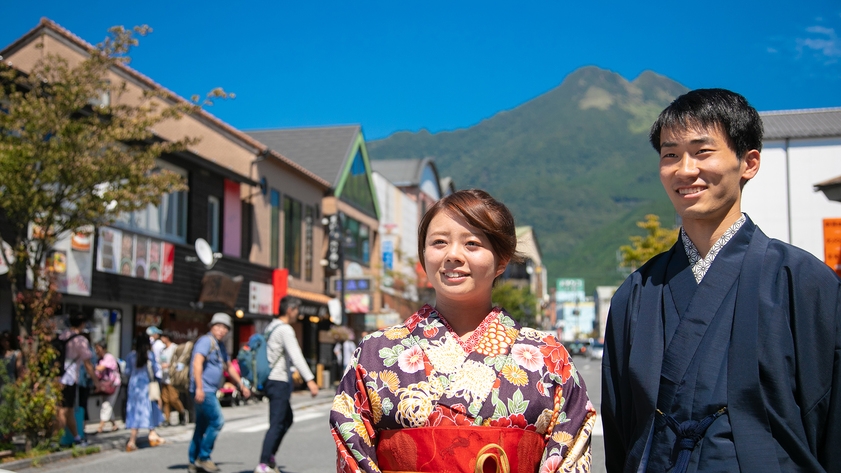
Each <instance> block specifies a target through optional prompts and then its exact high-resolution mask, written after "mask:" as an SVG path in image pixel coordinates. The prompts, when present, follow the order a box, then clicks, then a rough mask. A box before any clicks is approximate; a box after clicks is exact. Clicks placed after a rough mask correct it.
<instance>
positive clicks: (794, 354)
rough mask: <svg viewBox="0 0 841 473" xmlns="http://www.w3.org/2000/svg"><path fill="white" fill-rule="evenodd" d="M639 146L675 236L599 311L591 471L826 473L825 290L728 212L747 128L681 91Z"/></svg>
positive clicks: (807, 263) (837, 437) (789, 251)
mask: <svg viewBox="0 0 841 473" xmlns="http://www.w3.org/2000/svg"><path fill="white" fill-rule="evenodd" d="M650 138H651V144H652V145H653V146H654V148H655V149H656V150H657V151H658V152H659V153H660V180H661V181H662V183H663V187H664V188H665V190H666V192H667V193H668V195H669V198H670V199H671V201H672V204H673V205H674V207H675V210H676V211H677V213H678V214H679V215H680V216H681V217H682V220H683V227H682V229H681V232H680V238H679V239H678V241H677V243H676V244H675V245H674V246H673V247H672V248H671V249H670V250H669V251H667V252H665V253H662V254H660V255H658V256H656V257H654V258H652V259H651V261H649V262H648V263H646V264H645V265H644V266H643V267H642V268H640V269H639V270H637V271H636V272H634V273H633V274H631V276H630V277H628V279H627V280H626V281H625V283H624V284H623V285H622V287H620V288H619V290H618V291H617V292H616V294H615V295H614V297H613V300H612V302H611V309H610V315H609V317H608V322H607V331H606V334H605V355H604V358H603V366H602V389H603V393H602V415H603V423H604V443H605V451H606V461H607V471H608V472H609V473H615V472H631V473H636V472H655V471H656V472H662V471H669V472H677V473H683V472H686V471H691V472H696V471H698V472H710V471H716V472H720V471H743V472H760V473H772V472H773V473H776V472H801V471H802V472H810V473H813V472H823V471H833V472H839V471H841V316H839V313H841V306H839V303H841V296H840V294H841V280H839V278H838V277H837V276H836V275H835V273H834V272H833V271H832V270H830V268H829V267H827V265H825V264H824V263H822V262H820V261H819V260H817V259H816V258H814V257H813V256H812V255H810V254H808V253H806V252H805V251H802V250H800V249H798V248H795V247H793V246H791V245H788V244H785V243H782V242H780V241H777V240H771V239H769V238H768V237H766V236H765V235H764V234H763V233H762V231H761V230H760V229H759V228H758V227H757V226H756V225H755V224H754V223H753V222H752V221H751V220H750V218H749V217H748V216H747V215H745V214H743V213H742V212H741V204H740V202H741V195H742V189H743V187H744V185H745V183H747V181H749V180H750V179H751V178H753V177H754V176H755V175H756V173H757V171H758V170H759V163H760V150H761V148H762V122H761V120H760V117H759V114H758V113H757V112H756V110H755V109H754V108H753V107H751V106H750V105H749V104H748V103H747V101H746V100H745V99H744V97H742V96H741V95H738V94H735V93H733V92H730V91H727V90H722V89H706V90H695V91H692V92H689V93H687V94H685V95H683V96H681V97H678V98H677V99H676V100H675V101H674V102H673V103H672V104H671V105H670V106H669V107H668V108H666V109H665V110H664V111H663V112H662V113H661V114H660V117H659V118H658V119H657V121H656V122H655V123H654V125H653V126H652V129H651V136H650ZM804 165H805V164H804Z"/></svg>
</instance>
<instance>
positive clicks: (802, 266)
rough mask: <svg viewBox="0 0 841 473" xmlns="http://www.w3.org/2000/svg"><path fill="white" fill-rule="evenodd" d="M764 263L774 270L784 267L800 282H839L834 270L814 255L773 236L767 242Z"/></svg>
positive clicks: (840, 280)
mask: <svg viewBox="0 0 841 473" xmlns="http://www.w3.org/2000/svg"><path fill="white" fill-rule="evenodd" d="M765 264H766V265H769V266H770V267H771V268H772V269H773V270H776V271H781V270H783V269H785V271H787V272H788V273H790V274H791V276H792V277H793V278H794V279H795V280H797V281H798V282H800V283H809V282H810V281H811V282H829V283H838V282H841V279H839V277H838V275H837V274H836V273H835V271H833V270H832V268H830V267H829V266H828V265H827V264H826V263H824V262H823V261H821V260H819V259H818V258H817V257H816V256H815V255H813V254H811V253H809V252H808V251H806V250H804V249H802V248H798V247H796V246H794V245H791V244H789V243H785V242H783V241H780V240H776V239H773V238H771V239H769V242H768V252H767V253H766V258H765ZM763 269H765V268H763ZM813 280H814V281H813Z"/></svg>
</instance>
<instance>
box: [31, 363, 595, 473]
mask: <svg viewBox="0 0 841 473" xmlns="http://www.w3.org/2000/svg"><path fill="white" fill-rule="evenodd" d="M574 363H575V365H576V367H577V368H578V370H579V372H580V374H581V376H582V378H583V379H584V382H585V384H586V385H587V390H588V392H589V394H590V399H591V400H592V402H593V404H594V405H595V406H596V409H598V407H599V404H600V397H601V375H600V372H601V363H600V361H597V360H589V359H586V358H581V357H578V358H574ZM331 401H332V393H330V392H327V391H322V393H321V394H320V395H319V396H318V398H316V399H310V398H309V396H308V395H307V394H306V393H304V392H299V393H296V394H295V395H294V396H293V412H294V413H295V424H294V425H293V426H292V430H291V431H290V432H289V434H288V435H287V436H286V438H285V439H284V441H283V444H282V445H281V447H280V452H279V454H278V463H279V465H280V466H281V467H282V468H283V471H284V472H286V473H324V472H331V471H335V461H336V454H335V446H334V444H333V439H332V437H331V436H330V432H329V429H328V421H327V418H328V411H329V409H330V403H331ZM223 412H224V414H225V419H226V424H225V427H224V428H223V430H222V432H221V433H220V435H219V437H218V439H217V442H216V448H215V450H214V452H213V460H214V461H216V463H217V464H218V465H219V466H220V468H221V469H222V471H223V472H225V473H233V472H235V473H250V472H252V471H253V470H254V467H255V466H256V463H257V461H258V460H259V455H260V447H261V445H262V442H263V436H264V434H265V432H266V429H268V404H267V403H255V404H249V405H246V406H240V407H230V408H223ZM94 429H95V426H92V425H89V426H88V427H87V429H86V430H87V431H89V432H90V431H92V430H94ZM159 432H160V434H161V435H162V436H163V437H165V438H166V439H167V440H168V443H167V444H165V445H162V446H160V447H156V448H149V447H148V443H145V438H143V439H142V440H141V441H140V442H138V444H139V446H140V447H141V448H140V450H138V451H136V452H132V453H125V452H123V451H120V450H110V451H106V452H103V453H100V454H96V455H91V456H89V457H86V458H79V459H73V460H67V461H61V462H58V463H53V464H47V465H43V466H41V467H38V468H31V469H28V470H21V471H25V472H28V473H34V472H44V473H46V472H50V473H51V472H82V471H84V472H86V473H88V472H90V473H113V472H119V473H149V472H174V473H178V472H186V471H187V447H188V444H189V441H190V438H191V437H192V433H193V430H192V426H186V427H181V426H175V427H167V428H162V429H160V430H159ZM141 435H144V436H145V435H146V432H145V431H141ZM127 438H128V434H127V432H126V431H124V430H123V431H118V432H117V433H113V434H107V435H104V436H102V438H101V439H98V440H100V441H105V440H110V441H113V442H119V443H121V444H123V443H125V440H126V439H127ZM592 442H593V443H592V445H593V468H592V472H593V473H603V472H604V471H605V470H604V450H603V448H604V442H603V440H602V432H601V423H599V424H598V425H597V427H596V430H595V432H594V436H593V439H592ZM144 447H146V448H144Z"/></svg>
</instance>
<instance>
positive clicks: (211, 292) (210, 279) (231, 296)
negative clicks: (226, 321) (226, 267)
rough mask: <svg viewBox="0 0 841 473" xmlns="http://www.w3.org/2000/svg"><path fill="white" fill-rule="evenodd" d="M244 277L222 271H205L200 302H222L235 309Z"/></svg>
mask: <svg viewBox="0 0 841 473" xmlns="http://www.w3.org/2000/svg"><path fill="white" fill-rule="evenodd" d="M242 279H243V278H242V276H236V277H231V276H228V275H227V274H225V273H223V272H221V271H208V272H206V273H204V277H203V278H202V279H201V294H200V295H199V302H221V303H222V304H225V305H226V306H228V307H230V308H231V309H233V308H234V306H235V305H236V303H237V296H238V295H239V287H240V286H241V285H242Z"/></svg>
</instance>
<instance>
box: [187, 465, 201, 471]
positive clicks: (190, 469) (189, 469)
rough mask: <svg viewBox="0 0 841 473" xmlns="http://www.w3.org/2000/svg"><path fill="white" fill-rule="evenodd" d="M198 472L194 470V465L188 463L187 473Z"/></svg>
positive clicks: (196, 469)
mask: <svg viewBox="0 0 841 473" xmlns="http://www.w3.org/2000/svg"><path fill="white" fill-rule="evenodd" d="M198 471H199V469H198V468H196V465H195V464H194V463H190V464H189V465H187V473H198Z"/></svg>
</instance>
